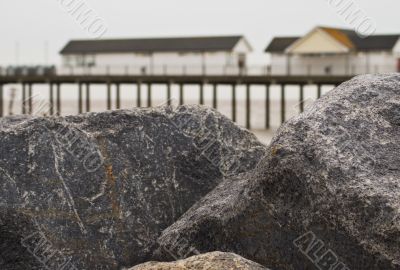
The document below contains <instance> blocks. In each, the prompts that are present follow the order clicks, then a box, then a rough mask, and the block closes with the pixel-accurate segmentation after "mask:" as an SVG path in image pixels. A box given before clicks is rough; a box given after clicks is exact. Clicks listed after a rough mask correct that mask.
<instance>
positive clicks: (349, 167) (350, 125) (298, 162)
mask: <svg viewBox="0 0 400 270" xmlns="http://www.w3.org/2000/svg"><path fill="white" fill-rule="evenodd" d="M399 198H400V75H399V74H388V75H364V76H359V77H356V78H354V79H352V80H351V81H348V82H346V83H343V84H342V85H340V86H339V87H337V88H336V89H335V90H333V91H331V92H330V93H329V94H327V95H326V96H324V97H323V98H322V99H320V100H319V101H317V102H315V103H314V104H313V105H312V106H311V107H310V108H308V109H307V111H306V112H305V113H303V114H301V115H300V116H297V117H295V118H293V119H291V120H289V121H288V122H286V123H285V124H284V125H283V126H282V127H281V128H280V129H279V131H278V133H277V134H276V136H275V137H274V139H273V141H272V143H271V145H270V146H269V149H268V150H267V155H266V156H265V157H264V158H263V160H262V161H261V162H260V164H259V165H258V166H257V168H256V169H255V170H254V171H250V172H247V173H243V174H241V175H239V176H237V177H231V178H228V179H226V180H225V181H224V182H223V183H221V184H220V185H219V186H218V187H217V188H216V189H215V190H213V191H212V192H211V193H210V194H208V195H207V196H206V197H205V198H203V199H202V200H200V201H199V202H198V203H196V204H195V205H194V206H193V207H192V208H191V209H190V210H189V211H188V212H186V213H185V214H184V215H183V216H182V217H181V218H180V219H179V220H178V221H177V222H176V223H174V224H173V225H172V226H170V227H169V228H168V229H166V230H165V231H164V232H163V234H162V236H161V237H160V238H159V240H158V242H159V245H160V248H159V249H158V250H157V251H156V252H155V253H154V258H155V259H160V258H162V259H167V258H169V257H170V256H169V253H168V252H166V251H168V250H182V249H188V248H190V249H192V250H197V251H198V252H201V253H204V252H207V251H212V250H220V251H226V252H234V253H236V254H239V255H241V256H243V257H246V258H248V259H250V260H253V261H255V262H258V263H260V264H262V265H265V266H267V267H270V268H272V269H324V270H325V269H331V270H345V269H352V270H355V269H385V270H389V269H400V248H399V247H400V199H399ZM182 239H184V241H183V240H182ZM181 243H190V244H189V245H186V246H185V245H182V244H181ZM181 253H184V252H183V251H182V252H181Z"/></svg>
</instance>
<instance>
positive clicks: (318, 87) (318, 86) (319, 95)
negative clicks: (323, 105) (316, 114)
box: [317, 84, 322, 99]
mask: <svg viewBox="0 0 400 270" xmlns="http://www.w3.org/2000/svg"><path fill="white" fill-rule="evenodd" d="M321 90H322V85H321V84H318V85H317V98H318V99H320V98H321V92H322V91H321Z"/></svg>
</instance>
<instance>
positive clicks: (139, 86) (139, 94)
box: [136, 82, 142, 108]
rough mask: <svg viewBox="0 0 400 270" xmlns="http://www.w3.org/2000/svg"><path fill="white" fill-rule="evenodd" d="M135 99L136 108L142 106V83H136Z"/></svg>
mask: <svg viewBox="0 0 400 270" xmlns="http://www.w3.org/2000/svg"><path fill="white" fill-rule="evenodd" d="M136 86H137V98H136V107H138V108H140V107H141V106H142V104H141V103H142V83H141V82H137V84H136Z"/></svg>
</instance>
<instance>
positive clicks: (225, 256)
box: [130, 251, 267, 270]
mask: <svg viewBox="0 0 400 270" xmlns="http://www.w3.org/2000/svg"><path fill="white" fill-rule="evenodd" d="M130 270H267V268H265V267H263V266H261V265H259V264H258V263H255V262H252V261H249V260H246V259H244V258H242V257H240V256H238V255H236V254H233V253H223V252H218V251H216V252H211V253H206V254H201V255H197V256H193V257H190V258H188V259H186V260H179V261H176V262H171V263H161V262H148V263H145V264H142V265H138V266H135V267H133V268H131V269H130Z"/></svg>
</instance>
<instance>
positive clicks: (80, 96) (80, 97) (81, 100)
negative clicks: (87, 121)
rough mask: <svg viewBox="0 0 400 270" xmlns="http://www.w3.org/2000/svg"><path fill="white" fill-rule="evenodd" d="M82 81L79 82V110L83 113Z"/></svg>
mask: <svg viewBox="0 0 400 270" xmlns="http://www.w3.org/2000/svg"><path fill="white" fill-rule="evenodd" d="M82 96H83V95H82V83H79V84H78V112H79V113H83V99H82Z"/></svg>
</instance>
